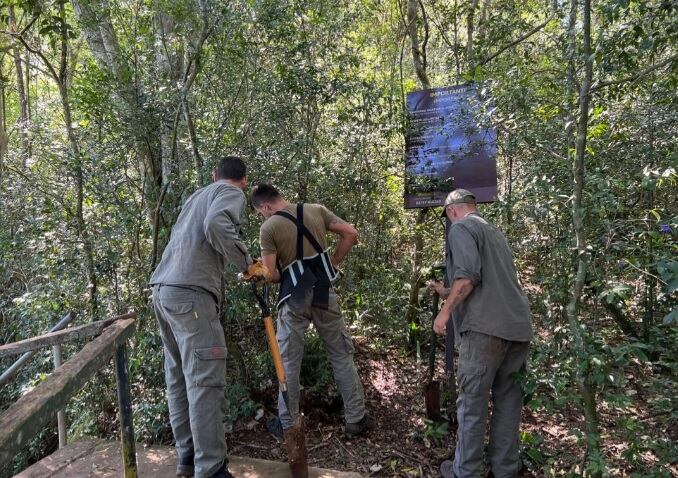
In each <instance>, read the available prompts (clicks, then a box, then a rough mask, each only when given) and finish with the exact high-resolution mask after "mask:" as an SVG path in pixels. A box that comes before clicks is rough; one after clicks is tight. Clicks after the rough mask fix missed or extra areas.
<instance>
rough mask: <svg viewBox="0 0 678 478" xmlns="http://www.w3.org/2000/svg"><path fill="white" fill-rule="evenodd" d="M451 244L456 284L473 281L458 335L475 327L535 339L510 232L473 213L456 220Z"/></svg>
mask: <svg viewBox="0 0 678 478" xmlns="http://www.w3.org/2000/svg"><path fill="white" fill-rule="evenodd" d="M447 246H448V252H449V255H448V259H447V279H448V281H449V283H450V287H451V284H452V283H453V282H454V281H455V280H456V279H461V278H466V279H470V280H471V282H472V283H473V290H472V291H471V295H469V296H468V297H467V298H466V300H465V301H464V302H462V303H461V304H460V305H459V306H458V307H457V308H456V309H455V310H454V311H453V312H452V320H453V321H454V329H455V335H457V334H462V333H464V332H468V331H474V332H480V333H483V334H487V335H492V336H495V337H499V338H502V339H504V340H512V341H516V342H529V341H530V340H531V339H532V337H533V334H532V324H531V321H530V307H529V305H528V302H527V297H526V296H525V294H524V293H523V291H522V289H521V288H520V284H519V283H518V276H517V273H516V268H515V265H514V263H513V253H512V252H511V249H510V247H509V245H508V242H507V241H506V237H504V234H503V233H502V232H501V231H500V230H499V229H497V228H496V227H495V226H493V225H492V224H490V223H489V222H487V221H486V220H485V219H484V218H482V217H481V216H480V215H478V214H476V213H471V214H469V215H468V216H466V217H465V218H463V219H461V220H460V221H458V222H456V223H454V224H452V226H451V227H450V230H449V232H448V235H447ZM457 338H459V336H458V335H457Z"/></svg>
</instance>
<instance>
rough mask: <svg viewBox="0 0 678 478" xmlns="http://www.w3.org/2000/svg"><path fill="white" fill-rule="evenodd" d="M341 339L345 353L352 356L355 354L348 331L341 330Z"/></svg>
mask: <svg viewBox="0 0 678 478" xmlns="http://www.w3.org/2000/svg"><path fill="white" fill-rule="evenodd" d="M341 337H342V339H343V341H344V345H345V346H346V353H347V354H349V355H353V354H354V353H355V345H353V338H351V335H350V334H349V333H348V330H342V331H341Z"/></svg>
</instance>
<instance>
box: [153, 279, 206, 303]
mask: <svg viewBox="0 0 678 478" xmlns="http://www.w3.org/2000/svg"><path fill="white" fill-rule="evenodd" d="M151 285H154V286H158V288H160V287H175V288H177V289H186V290H192V291H193V292H198V293H200V294H207V295H209V296H210V297H212V299H214V302H215V303H217V304H218V303H219V298H218V297H217V296H216V295H215V294H214V293H213V292H211V291H209V290H207V289H205V288H204V287H200V286H199V285H180V284H162V283H159V284H151Z"/></svg>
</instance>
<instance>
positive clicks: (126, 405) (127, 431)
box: [115, 342, 137, 478]
mask: <svg viewBox="0 0 678 478" xmlns="http://www.w3.org/2000/svg"><path fill="white" fill-rule="evenodd" d="M115 377H116V381H117V382H118V406H119V407H120V437H121V439H122V466H123V470H124V471H123V476H124V477H125V478H137V452H136V446H135V444H134V424H133V423H132V394H131V392H130V385H129V366H128V364H127V347H126V345H125V343H124V342H123V343H121V344H120V345H118V346H117V347H116V349H115Z"/></svg>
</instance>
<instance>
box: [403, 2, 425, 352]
mask: <svg viewBox="0 0 678 478" xmlns="http://www.w3.org/2000/svg"><path fill="white" fill-rule="evenodd" d="M419 6H420V4H419V2H418V1H417V0H408V1H407V34H408V36H409V37H410V43H411V50H412V64H413V65H414V71H415V72H416V74H417V78H418V79H419V82H420V83H421V86H422V88H424V89H430V88H431V83H430V81H429V78H428V73H427V71H426V50H425V45H424V46H423V47H422V45H420V40H419V21H420V20H419V14H418V12H419ZM422 8H423V7H422ZM426 213H427V209H420V210H419V212H418V214H417V219H416V222H415V226H414V254H413V257H412V269H411V276H410V297H409V302H408V306H407V311H406V313H405V320H406V323H407V325H408V344H409V346H410V347H411V348H414V347H415V346H416V342H417V335H416V333H415V331H416V329H417V327H418V325H419V316H418V315H419V289H421V286H422V284H423V279H422V277H421V253H422V250H423V248H424V236H423V228H424V223H425V221H426Z"/></svg>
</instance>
